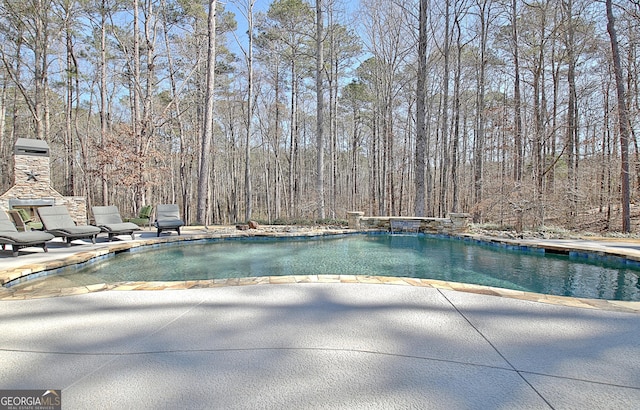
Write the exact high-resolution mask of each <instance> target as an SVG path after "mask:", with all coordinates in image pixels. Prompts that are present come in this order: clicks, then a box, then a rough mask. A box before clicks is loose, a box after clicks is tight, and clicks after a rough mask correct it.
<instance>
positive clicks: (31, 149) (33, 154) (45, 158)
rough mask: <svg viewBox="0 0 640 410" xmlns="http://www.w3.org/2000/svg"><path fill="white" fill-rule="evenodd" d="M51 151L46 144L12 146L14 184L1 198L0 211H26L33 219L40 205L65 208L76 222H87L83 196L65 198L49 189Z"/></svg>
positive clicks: (24, 142) (32, 141) (22, 142)
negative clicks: (62, 206)
mask: <svg viewBox="0 0 640 410" xmlns="http://www.w3.org/2000/svg"><path fill="white" fill-rule="evenodd" d="M49 154H50V150H49V145H48V144H47V142H46V141H43V140H36V139H28V138H18V139H17V140H16V144H15V147H14V163H15V165H14V172H13V181H14V185H13V186H12V187H11V188H10V189H9V190H8V191H7V192H5V193H4V194H2V195H0V208H2V209H4V210H9V209H13V208H27V209H28V210H29V211H30V213H31V215H32V216H33V217H37V215H35V208H37V207H40V206H52V205H64V206H66V207H67V209H68V210H69V214H70V215H71V217H72V218H73V219H74V220H75V221H76V222H77V223H81V224H84V223H86V222H87V205H86V199H85V198H84V197H68V196H67V197H65V196H62V194H60V193H59V192H58V191H56V190H55V189H53V187H52V186H51V164H50V158H49Z"/></svg>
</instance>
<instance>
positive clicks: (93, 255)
mask: <svg viewBox="0 0 640 410" xmlns="http://www.w3.org/2000/svg"><path fill="white" fill-rule="evenodd" d="M366 232H370V231H367V230H359V231H354V230H352V229H331V228H301V227H272V226H263V227H260V228H259V229H256V230H249V231H238V230H236V229H235V227H231V226H215V227H208V228H205V227H196V226H191V227H187V228H185V229H184V230H183V232H182V233H183V234H182V235H180V236H177V235H163V236H162V237H160V238H157V237H156V236H155V230H149V229H145V230H142V231H141V234H139V235H138V236H137V238H136V239H134V240H131V239H123V240H120V241H115V242H106V241H102V240H101V241H99V242H98V243H96V244H90V243H86V242H82V243H83V244H82V245H78V244H77V243H78V242H76V243H74V244H73V245H72V246H71V247H69V248H68V247H65V246H64V244H63V243H61V242H60V243H57V242H52V246H50V247H49V249H50V250H49V252H48V253H44V252H41V251H40V252H37V253H36V252H33V253H31V252H30V253H27V254H25V253H24V252H22V253H21V254H20V256H18V257H11V256H8V255H10V253H9V252H7V251H5V252H2V258H0V284H2V285H4V284H6V283H7V282H10V281H14V280H18V279H20V278H23V277H27V276H33V275H37V274H38V273H39V272H44V271H50V270H54V269H60V268H64V267H67V266H70V265H76V264H80V263H84V262H88V261H92V260H99V259H100V258H104V257H106V256H108V255H111V254H115V253H119V252H122V251H127V250H129V249H132V248H136V247H142V246H159V245H161V244H165V243H170V242H182V241H194V240H206V239H225V238H243V237H274V238H290V237H317V236H326V235H341V234H356V233H366ZM121 238H124V236H123V237H121ZM460 238H461V240H467V241H475V242H480V243H486V244H493V245H496V246H504V247H509V248H514V249H519V250H534V251H535V250H544V251H545V252H551V253H562V254H568V255H579V256H584V257H587V258H595V259H597V258H622V259H623V260H625V261H628V262H629V263H638V264H640V241H638V240H616V239H610V238H600V239H593V240H591V239H589V240H585V239H505V238H496V237H490V236H483V235H474V234H463V235H460ZM54 241H55V240H54ZM54 245H59V246H54ZM5 256H6V257H5ZM283 283H362V284H390V285H401V286H420V287H432V288H438V289H449V290H455V291H459V292H467V293H476V294H483V295H492V296H498V297H506V298H512V299H520V300H528V301H534V302H540V303H547V304H554V305H561V306H572V307H580V308H588V309H601V310H609V311H623V312H633V313H640V302H625V301H615V300H602V299H588V298H575V297H566V296H554V295H545V294H539V293H533V292H523V291H517V290H510V289H503V288H496V287H490V286H481V285H472V284H466V283H458V282H448V281H441V280H433V279H416V278H403V277H386V276H363V275H294V276H266V277H256V278H232V279H212V280H194V281H171V282H120V283H113V284H106V283H102V284H96V285H90V286H76V287H67V288H59V289H39V288H38V287H37V285H36V286H26V287H20V289H12V288H11V287H9V288H7V287H4V286H2V287H0V300H7V301H8V300H25V299H37V298H48V297H57V296H70V295H78V294H84V293H92V292H101V291H107V290H120V291H125V290H178V289H196V288H214V287H222V286H246V285H264V284H283Z"/></svg>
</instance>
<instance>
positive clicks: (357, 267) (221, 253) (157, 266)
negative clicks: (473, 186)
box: [57, 234, 640, 301]
mask: <svg viewBox="0 0 640 410" xmlns="http://www.w3.org/2000/svg"><path fill="white" fill-rule="evenodd" d="M322 274H336V275H340V274H344V275H372V276H397V277H412V278H424V279H439V280H446V281H454V282H463V283H472V284H478V285H487V286H496V287H501V288H507V289H515V290H523V291H530V292H537V293H544V294H552V295H561V296H574V297H585V298H597V299H610V300H627V301H640V279H639V276H640V268H639V267H638V266H633V265H629V264H625V263H624V261H623V260H615V259H611V260H607V259H602V260H592V259H587V258H584V257H570V256H567V255H553V254H548V253H543V252H540V251H524V252H523V251H517V250H511V249H507V248H505V247H500V246H491V245H487V244H478V243H473V242H468V241H463V240H460V239H455V238H440V237H438V238H436V237H430V236H425V235H382V234H378V235H346V236H337V237H320V238H311V239H309V238H288V239H273V238H249V239H248V238H242V239H225V240H210V241H200V242H195V243H182V242H181V243H177V244H171V245H169V246H161V247H156V248H151V249H146V250H137V251H134V252H123V253H120V254H118V255H116V256H115V257H112V258H108V259H106V260H103V261H100V262H96V263H90V264H86V266H84V267H82V268H80V269H75V270H73V271H72V272H70V273H64V272H63V273H62V275H58V276H57V277H58V278H59V277H60V276H62V278H64V279H66V280H68V281H70V282H72V283H74V284H76V285H89V284H96V283H115V282H121V281H184V280H199V279H218V278H235V277H256V276H280V275H322Z"/></svg>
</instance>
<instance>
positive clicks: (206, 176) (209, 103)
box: [196, 0, 217, 225]
mask: <svg viewBox="0 0 640 410" xmlns="http://www.w3.org/2000/svg"><path fill="white" fill-rule="evenodd" d="M216 6H217V0H209V15H208V19H207V34H208V37H209V46H208V48H207V73H206V75H207V89H206V92H205V111H204V127H203V134H202V147H201V151H200V177H199V179H198V210H197V214H196V219H197V220H198V222H199V223H202V224H204V225H207V224H209V222H210V219H209V217H210V215H209V214H210V212H209V207H210V206H211V203H210V201H209V196H210V180H211V163H212V161H211V147H212V145H213V114H214V111H213V109H214V102H215V100H214V95H215V68H216Z"/></svg>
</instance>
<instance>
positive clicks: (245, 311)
mask: <svg viewBox="0 0 640 410" xmlns="http://www.w3.org/2000/svg"><path fill="white" fill-rule="evenodd" d="M331 233H336V232H334V231H331V230H327V231H326V232H321V233H320V234H331ZM246 234H247V233H246V232H244V233H241V232H239V231H235V229H234V228H233V227H215V228H210V229H208V230H205V229H204V228H201V227H190V228H188V229H185V231H184V232H183V235H182V236H181V237H178V236H177V235H175V234H174V235H171V236H164V237H162V238H160V239H156V238H155V231H151V230H146V231H143V232H142V234H141V235H139V236H138V237H137V238H136V240H135V241H131V240H130V239H125V237H121V238H122V240H121V241H117V242H112V243H108V242H106V241H105V240H104V239H103V238H101V239H100V241H99V242H98V243H97V244H95V245H92V244H91V243H84V244H81V243H82V242H81V241H78V242H75V243H74V245H72V246H71V247H70V248H67V247H64V246H63V244H62V243H60V244H59V245H58V244H57V243H56V242H53V243H52V245H51V246H50V247H49V249H50V251H49V252H48V253H43V252H41V251H39V252H35V251H34V252H29V251H26V252H24V253H21V255H20V256H19V257H11V256H10V252H0V276H1V277H4V278H5V280H6V278H11V277H15V276H16V275H18V272H21V274H24V273H30V272H37V271H40V270H43V269H45V268H46V269H51V268H57V267H60V266H63V265H66V264H70V263H74V262H81V261H86V260H88V259H90V258H94V257H96V256H98V255H104V254H107V253H109V252H115V251H118V250H122V249H126V248H127V247H130V246H138V245H141V244H151V243H155V241H160V242H163V241H171V240H188V239H194V238H200V237H211V236H212V235H214V236H215V235H246ZM252 234H259V235H299V234H318V233H317V232H315V233H309V232H306V231H299V230H297V229H295V228H291V229H290V230H289V231H282V230H280V231H278V232H271V231H269V230H268V228H264V229H262V230H258V231H256V232H252ZM515 242H517V243H518V244H520V245H519V246H533V247H536V246H543V247H549V248H551V247H553V248H554V249H556V250H562V249H569V248H570V249H577V250H581V251H583V252H587V253H589V252H591V253H594V254H613V255H617V256H625V257H628V258H629V259H633V260H640V242H631V241H616V240H598V241H581V240H518V241H515ZM61 286H64V285H63V284H61ZM56 296H63V297H56ZM0 299H1V300H0V363H2V365H0V389H61V390H62V406H63V408H105V409H109V408H136V409H151V408H190V409H197V408H203V409H204V408H207V409H211V408H224V409H234V408H237V409H247V408H249V409H253V408H267V409H275V408H277V409H299V408H305V409H309V408H331V409H335V408H344V409H358V408H368V409H370V408H376V409H389V408H421V409H422V408H437V409H487V408H505V409H514V408H516V409H517V408H523V409H538V408H554V409H572V408H575V409H578V408H579V409H585V408H598V409H620V408H637V407H638V406H639V405H640V302H616V301H603V300H590V299H576V298H564V297H558V296H547V295H539V294H533V293H527V292H519V291H510V290H503V289H497V288H488V287H482V286H475V285H466V284H457V283H448V282H440V281H429V280H420V279H403V278H385V277H370V276H367V277H360V276H349V275H340V276H338V275H336V276H332V275H320V276H304V275H301V276H287V277H266V278H248V279H228V280H212V281H185V282H163V283H158V282H154V283H138V282H128V283H120V284H102V285H96V286H92V287H81V288H74V287H71V288H66V289H63V288H62V287H61V288H60V289H57V290H56V289H51V288H46V289H38V288H37V287H34V288H28V287H27V288H21V289H20V290H19V291H16V290H12V289H11V288H2V289H0Z"/></svg>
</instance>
